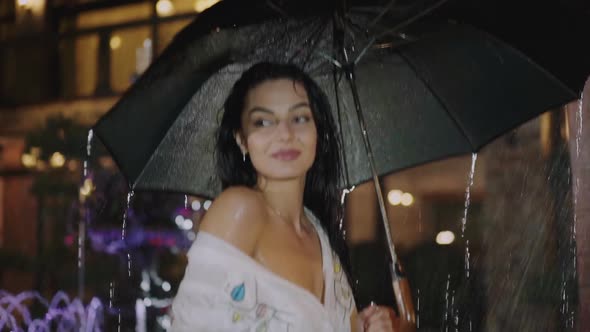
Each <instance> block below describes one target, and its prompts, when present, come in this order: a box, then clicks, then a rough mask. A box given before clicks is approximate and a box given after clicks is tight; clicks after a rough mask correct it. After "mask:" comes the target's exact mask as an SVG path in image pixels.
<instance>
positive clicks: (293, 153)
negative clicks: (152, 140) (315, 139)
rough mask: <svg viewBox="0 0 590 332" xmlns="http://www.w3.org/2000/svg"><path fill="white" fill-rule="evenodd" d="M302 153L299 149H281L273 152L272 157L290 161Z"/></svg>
mask: <svg viewBox="0 0 590 332" xmlns="http://www.w3.org/2000/svg"><path fill="white" fill-rule="evenodd" d="M300 154H301V151H299V150H279V151H277V152H275V153H273V154H272V157H273V158H275V159H278V160H284V161H289V160H294V159H297V157H299V155H300Z"/></svg>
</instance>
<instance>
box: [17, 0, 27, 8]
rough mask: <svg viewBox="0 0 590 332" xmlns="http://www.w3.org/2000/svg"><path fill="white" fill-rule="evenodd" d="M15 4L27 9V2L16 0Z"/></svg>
mask: <svg viewBox="0 0 590 332" xmlns="http://www.w3.org/2000/svg"><path fill="white" fill-rule="evenodd" d="M17 3H18V5H19V6H21V7H28V6H29V0H18V1H17Z"/></svg>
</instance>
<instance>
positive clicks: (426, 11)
mask: <svg viewBox="0 0 590 332" xmlns="http://www.w3.org/2000/svg"><path fill="white" fill-rule="evenodd" d="M448 1H449V0H440V1H439V2H437V3H435V4H433V5H432V6H430V7H428V8H426V9H424V10H423V11H421V12H420V13H418V14H416V15H414V16H412V17H410V18H408V19H407V20H405V21H403V22H401V23H400V24H398V25H396V26H394V27H393V28H391V29H387V30H385V31H382V32H381V33H379V34H378V35H376V36H373V37H372V38H371V39H370V40H369V42H367V45H365V47H364V48H363V49H362V50H361V51H360V52H359V56H357V58H356V59H355V60H354V61H353V62H354V63H355V64H357V63H358V62H359V61H360V60H361V57H362V56H363V55H364V54H365V53H366V52H367V50H368V49H369V48H370V47H371V46H373V44H374V43H375V41H376V40H377V39H378V38H380V37H383V36H385V35H386V34H389V33H394V32H397V31H398V30H400V29H402V28H404V27H406V26H408V25H410V24H412V23H414V22H415V21H417V20H419V19H421V18H422V17H424V16H426V15H428V14H430V12H432V11H434V10H435V9H437V8H438V7H440V6H442V5H444V4H445V3H446V2H448Z"/></svg>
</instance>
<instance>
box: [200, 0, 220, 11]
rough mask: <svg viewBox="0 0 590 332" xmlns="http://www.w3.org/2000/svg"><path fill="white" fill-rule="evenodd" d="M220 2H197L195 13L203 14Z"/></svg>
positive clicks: (201, 0) (211, 0) (210, 0)
mask: <svg viewBox="0 0 590 332" xmlns="http://www.w3.org/2000/svg"><path fill="white" fill-rule="evenodd" d="M218 2H219V0H195V11H196V12H197V13H200V12H203V11H205V10H207V8H209V7H211V6H213V5H214V4H216V3H218Z"/></svg>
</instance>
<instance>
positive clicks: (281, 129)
mask: <svg viewBox="0 0 590 332" xmlns="http://www.w3.org/2000/svg"><path fill="white" fill-rule="evenodd" d="M277 131H278V136H279V138H281V139H284V140H289V139H292V138H293V128H291V126H290V124H289V122H288V121H280V122H279V125H278V126H277Z"/></svg>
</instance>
